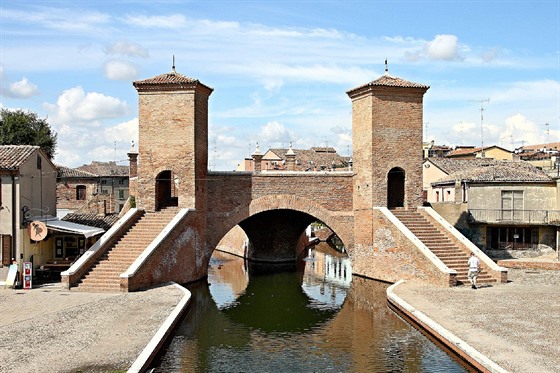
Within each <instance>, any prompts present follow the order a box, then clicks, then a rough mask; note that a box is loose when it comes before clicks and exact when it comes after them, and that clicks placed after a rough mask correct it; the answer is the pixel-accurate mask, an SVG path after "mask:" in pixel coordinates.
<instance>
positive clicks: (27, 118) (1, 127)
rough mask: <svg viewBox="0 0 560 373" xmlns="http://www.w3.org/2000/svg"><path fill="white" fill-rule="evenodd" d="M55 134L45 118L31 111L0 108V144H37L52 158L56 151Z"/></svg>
mask: <svg viewBox="0 0 560 373" xmlns="http://www.w3.org/2000/svg"><path fill="white" fill-rule="evenodd" d="M56 141H57V134H56V132H54V131H53V130H51V127H50V126H49V124H48V123H47V119H46V118H44V119H43V118H39V116H38V115H37V114H36V113H34V112H32V111H27V112H25V111H23V110H21V109H17V110H8V109H1V110H0V145H38V146H40V147H41V149H42V150H43V151H44V152H45V154H46V155H47V156H48V157H49V158H50V159H52V158H53V157H54V154H55V153H56Z"/></svg>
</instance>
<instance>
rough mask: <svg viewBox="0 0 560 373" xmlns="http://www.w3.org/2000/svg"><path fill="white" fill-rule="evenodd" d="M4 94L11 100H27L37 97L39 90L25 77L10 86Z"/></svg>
mask: <svg viewBox="0 0 560 373" xmlns="http://www.w3.org/2000/svg"><path fill="white" fill-rule="evenodd" d="M4 94H5V95H6V96H8V97H12V98H29V97H32V96H36V95H38V94H39V89H38V88H37V86H36V85H35V84H33V83H30V82H29V80H27V78H26V77H23V78H22V79H21V80H20V81H19V82H14V83H12V84H10V87H9V88H8V89H7V90H5V91H4Z"/></svg>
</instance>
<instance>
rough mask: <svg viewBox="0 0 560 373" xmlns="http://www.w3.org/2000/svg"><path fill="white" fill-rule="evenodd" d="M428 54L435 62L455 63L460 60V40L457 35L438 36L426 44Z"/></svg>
mask: <svg viewBox="0 0 560 373" xmlns="http://www.w3.org/2000/svg"><path fill="white" fill-rule="evenodd" d="M426 54H427V55H428V57H429V58H430V59H433V60H445V61H453V60H456V59H458V58H459V44H458V38H457V36H455V35H436V37H435V38H434V40H432V41H430V42H428V43H427V44H426Z"/></svg>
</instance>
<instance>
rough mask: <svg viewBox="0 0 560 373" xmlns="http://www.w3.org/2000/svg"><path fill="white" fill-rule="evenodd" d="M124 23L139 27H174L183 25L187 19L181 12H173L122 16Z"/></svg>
mask: <svg viewBox="0 0 560 373" xmlns="http://www.w3.org/2000/svg"><path fill="white" fill-rule="evenodd" d="M124 21H125V23H128V24H130V25H134V26H139V27H150V28H154V27H155V28H166V29H169V28H176V27H183V26H185V25H186V24H187V19H186V18H185V16H183V15H182V14H174V15H169V16H144V15H128V16H126V17H125V18H124Z"/></svg>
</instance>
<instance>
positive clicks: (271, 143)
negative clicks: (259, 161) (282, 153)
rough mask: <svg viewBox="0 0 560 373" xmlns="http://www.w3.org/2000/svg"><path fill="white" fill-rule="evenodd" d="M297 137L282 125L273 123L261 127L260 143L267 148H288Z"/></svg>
mask: <svg viewBox="0 0 560 373" xmlns="http://www.w3.org/2000/svg"><path fill="white" fill-rule="evenodd" d="M294 138H295V136H294V134H293V133H292V131H290V130H288V129H287V128H286V127H284V125H283V124H282V123H279V122H276V121H272V122H268V123H267V124H265V125H264V126H263V127H261V133H260V136H259V143H260V144H261V146H265V147H275V146H282V144H283V145H284V146H286V145H287V144H288V143H289V142H290V141H292V139H294Z"/></svg>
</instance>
